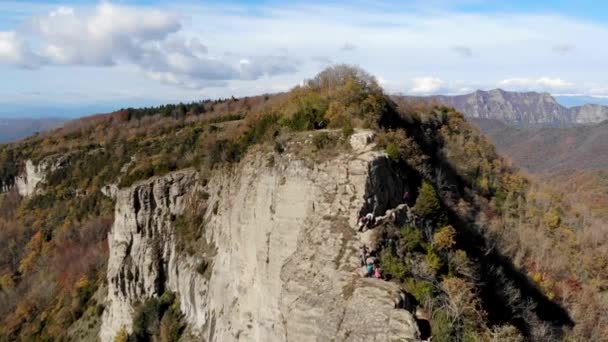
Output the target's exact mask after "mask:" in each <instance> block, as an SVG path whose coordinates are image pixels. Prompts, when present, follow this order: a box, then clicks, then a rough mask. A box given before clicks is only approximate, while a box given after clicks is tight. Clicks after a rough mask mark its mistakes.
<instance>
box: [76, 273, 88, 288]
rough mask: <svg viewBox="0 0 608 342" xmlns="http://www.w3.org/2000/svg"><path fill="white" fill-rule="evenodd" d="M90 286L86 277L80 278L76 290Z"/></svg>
mask: <svg viewBox="0 0 608 342" xmlns="http://www.w3.org/2000/svg"><path fill="white" fill-rule="evenodd" d="M88 285H89V280H88V279H87V277H86V276H82V277H80V279H78V281H77V282H76V288H77V289H82V288H85V287H87V286H88Z"/></svg>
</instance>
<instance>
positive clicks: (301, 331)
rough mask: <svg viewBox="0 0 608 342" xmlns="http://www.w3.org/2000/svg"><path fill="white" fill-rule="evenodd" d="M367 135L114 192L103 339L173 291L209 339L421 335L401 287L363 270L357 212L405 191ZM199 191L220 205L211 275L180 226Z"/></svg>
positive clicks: (209, 226) (209, 216)
mask: <svg viewBox="0 0 608 342" xmlns="http://www.w3.org/2000/svg"><path fill="white" fill-rule="evenodd" d="M365 134H368V133H366V132H359V133H356V135H355V137H353V140H351V142H352V141H355V142H356V143H355V144H353V146H354V150H353V152H352V153H344V154H342V155H340V156H338V157H336V158H334V159H332V160H330V161H326V162H319V163H310V162H309V161H306V160H302V159H298V158H296V157H295V156H293V155H291V154H289V153H284V154H281V155H277V154H275V155H274V156H273V158H274V159H273V162H272V163H269V162H268V158H269V155H267V154H265V153H262V152H257V153H250V154H249V155H248V156H247V157H246V158H245V159H244V160H243V161H241V163H240V164H239V166H238V167H235V168H234V169H233V170H232V171H230V172H227V171H226V170H223V171H217V172H213V173H212V174H211V175H209V177H206V178H205V180H204V181H203V180H199V179H198V176H197V173H196V172H195V171H190V170H186V171H179V172H175V173H172V174H169V175H167V176H165V177H160V178H154V179H151V180H147V181H144V182H141V183H138V184H135V185H134V186H132V187H130V188H127V189H120V190H118V191H117V192H116V210H115V213H116V217H115V222H114V225H113V227H112V230H111V233H110V235H109V244H110V259H109V266H108V287H109V290H108V297H107V300H106V310H105V312H104V315H103V323H102V328H101V331H100V337H101V340H102V341H104V342H105V341H112V339H113V337H114V336H115V334H116V333H117V331H118V330H119V329H121V327H125V328H126V329H127V330H128V331H130V330H131V328H132V326H131V324H132V313H133V307H134V305H135V304H136V303H137V302H138V301H142V300H144V299H146V298H148V297H152V296H157V295H158V294H159V293H161V292H162V291H164V290H165V289H168V290H171V291H174V292H175V293H177V294H178V295H179V298H180V305H181V309H182V311H183V313H184V314H185V317H186V321H187V322H188V325H189V328H190V329H191V330H192V331H193V332H194V333H195V334H197V335H199V336H200V337H201V339H203V340H205V341H236V340H243V341H330V340H335V341H345V340H348V341H416V340H418V339H419V334H418V329H417V326H416V321H415V319H414V318H413V316H412V315H411V314H410V313H409V312H408V311H406V310H403V309H398V308H397V307H400V303H399V300H400V299H401V298H402V296H401V294H402V293H401V290H400V288H399V287H398V286H397V285H396V284H394V283H390V282H386V281H383V280H378V279H371V278H361V277H360V276H359V274H358V270H359V260H358V255H357V251H358V249H359V247H360V244H361V241H360V236H359V234H358V233H357V220H358V216H359V214H360V213H361V212H364V211H366V210H373V211H375V212H376V211H377V212H384V211H386V210H387V209H390V207H391V206H392V205H394V203H396V202H398V200H399V199H400V198H401V197H399V196H402V194H403V193H404V191H406V187H407V185H406V183H407V182H406V180H403V179H401V178H399V177H397V176H396V174H394V173H393V171H392V170H391V169H390V162H389V160H388V158H387V157H386V156H385V155H383V154H381V153H378V152H375V151H372V150H371V148H369V147H370V146H369V142H370V140H371V138H369V137H368V136H367V135H365ZM372 137H373V136H372ZM363 141H367V145H366V144H365V143H361V142H363ZM370 184H371V185H370ZM197 191H199V192H204V193H205V194H206V196H205V198H206V201H207V203H208V204H209V207H210V208H213V210H208V211H207V212H206V214H205V222H206V223H205V230H204V235H205V239H206V240H207V242H208V244H209V245H210V246H213V251H212V254H213V258H212V259H211V262H210V264H209V266H208V268H209V269H208V270H207V271H206V272H205V273H204V274H201V273H199V272H197V270H196V266H197V265H198V263H200V255H197V254H196V253H195V255H194V256H185V255H182V254H180V253H179V252H178V251H177V249H176V240H175V239H176V237H175V234H174V233H173V232H174V231H173V229H174V227H173V225H172V220H173V219H174V218H175V216H178V215H180V214H181V213H182V212H183V211H184V209H185V208H186V204H187V203H189V198H190V196H193V194H194V193H195V192H197ZM395 197H396V198H395ZM200 253H207V251H200ZM208 255H209V254H208Z"/></svg>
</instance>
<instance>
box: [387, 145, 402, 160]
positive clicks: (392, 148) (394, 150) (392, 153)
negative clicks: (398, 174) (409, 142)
mask: <svg viewBox="0 0 608 342" xmlns="http://www.w3.org/2000/svg"><path fill="white" fill-rule="evenodd" d="M386 154H388V157H389V158H391V159H392V160H394V161H398V160H399V159H400V158H401V154H400V153H399V147H397V145H395V143H392V142H391V143H388V145H386Z"/></svg>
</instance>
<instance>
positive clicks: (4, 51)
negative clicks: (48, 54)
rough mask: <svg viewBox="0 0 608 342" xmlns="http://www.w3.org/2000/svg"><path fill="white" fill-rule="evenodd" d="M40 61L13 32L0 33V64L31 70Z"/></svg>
mask: <svg viewBox="0 0 608 342" xmlns="http://www.w3.org/2000/svg"><path fill="white" fill-rule="evenodd" d="M41 61H42V59H41V58H40V57H38V56H36V55H34V54H33V53H32V52H31V51H30V49H29V47H28V46H27V44H26V43H25V42H24V41H23V40H22V39H21V38H20V37H19V36H18V35H17V34H16V33H15V32H13V31H9V32H0V63H6V64H14V65H18V66H20V67H24V68H33V67H35V66H37V65H38V64H39V63H40V62H41Z"/></svg>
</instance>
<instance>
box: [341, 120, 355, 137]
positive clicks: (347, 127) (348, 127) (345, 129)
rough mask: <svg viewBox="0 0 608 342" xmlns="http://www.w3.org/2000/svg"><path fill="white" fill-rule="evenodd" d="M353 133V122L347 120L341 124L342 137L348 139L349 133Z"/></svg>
mask: <svg viewBox="0 0 608 342" xmlns="http://www.w3.org/2000/svg"><path fill="white" fill-rule="evenodd" d="M353 133H355V129H354V128H353V124H352V123H351V122H350V121H348V122H347V123H345V124H344V125H343V126H342V137H343V138H345V139H348V138H349V137H350V136H351V135H353Z"/></svg>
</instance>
